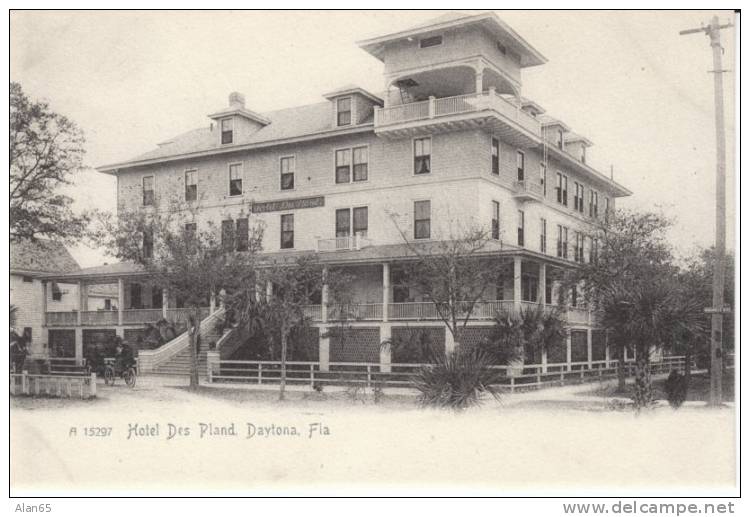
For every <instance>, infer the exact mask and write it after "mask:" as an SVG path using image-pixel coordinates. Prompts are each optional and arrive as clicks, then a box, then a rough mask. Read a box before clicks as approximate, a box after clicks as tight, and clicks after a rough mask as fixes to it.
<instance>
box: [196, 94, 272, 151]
mask: <svg viewBox="0 0 750 517" xmlns="http://www.w3.org/2000/svg"><path fill="white" fill-rule="evenodd" d="M208 117H209V118H210V119H212V120H214V121H215V122H216V128H217V129H216V134H217V136H216V138H217V140H218V144H219V145H233V144H237V143H242V142H244V141H246V140H247V139H248V138H249V137H250V135H252V134H253V133H255V132H256V131H258V130H259V129H261V128H262V127H264V126H267V125H268V124H270V123H271V121H270V120H268V119H267V118H265V117H264V116H262V115H260V114H259V113H255V112H254V111H251V110H249V109H247V108H245V96H244V95H242V94H241V93H239V92H232V93H230V94H229V107H228V108H226V109H223V110H221V111H218V112H216V113H213V114H211V115H209V116H208Z"/></svg>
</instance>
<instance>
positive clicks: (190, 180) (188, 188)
mask: <svg viewBox="0 0 750 517" xmlns="http://www.w3.org/2000/svg"><path fill="white" fill-rule="evenodd" d="M196 199H198V184H197V183H196V182H195V171H185V201H195V200H196Z"/></svg>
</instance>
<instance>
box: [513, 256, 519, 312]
mask: <svg viewBox="0 0 750 517" xmlns="http://www.w3.org/2000/svg"><path fill="white" fill-rule="evenodd" d="M513 307H514V308H515V310H516V311H517V312H518V311H520V310H521V257H513Z"/></svg>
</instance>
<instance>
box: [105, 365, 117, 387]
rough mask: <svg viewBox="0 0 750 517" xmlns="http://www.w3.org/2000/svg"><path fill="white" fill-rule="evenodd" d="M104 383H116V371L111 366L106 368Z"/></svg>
mask: <svg viewBox="0 0 750 517" xmlns="http://www.w3.org/2000/svg"><path fill="white" fill-rule="evenodd" d="M104 384H106V385H107V386H109V385H110V384H111V385H114V384H115V371H114V369H113V368H112V367H111V366H107V367H106V368H105V369H104Z"/></svg>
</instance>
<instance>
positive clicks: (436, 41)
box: [419, 36, 443, 48]
mask: <svg viewBox="0 0 750 517" xmlns="http://www.w3.org/2000/svg"><path fill="white" fill-rule="evenodd" d="M442 44H443V37H442V36H431V37H429V38H422V39H421V40H419V48H429V47H437V46H438V45H442Z"/></svg>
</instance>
